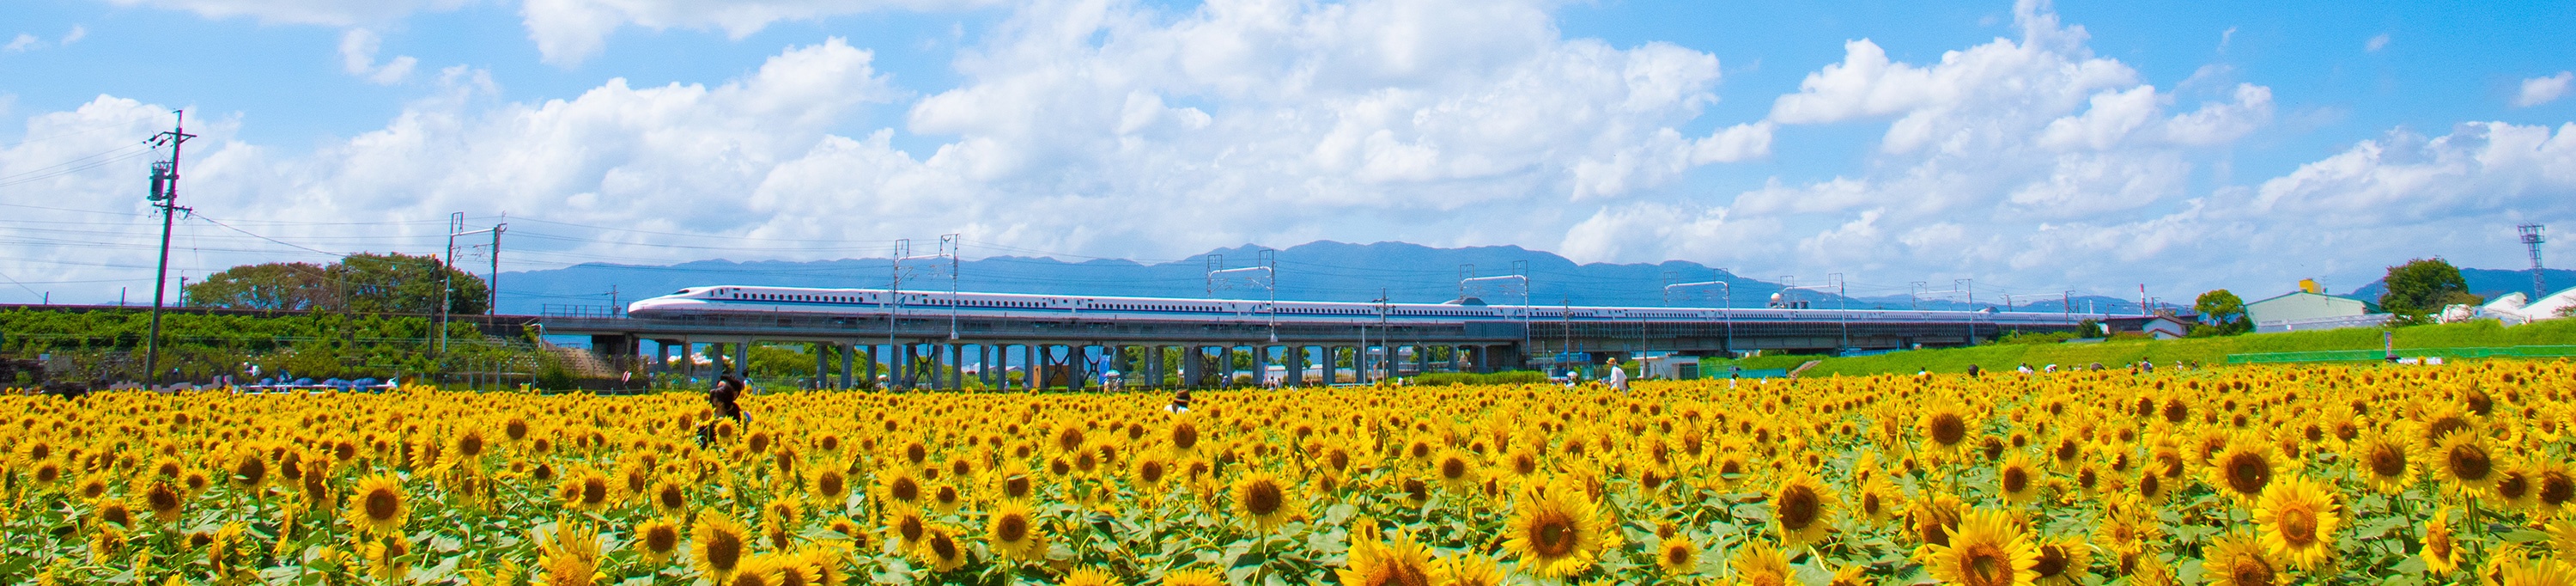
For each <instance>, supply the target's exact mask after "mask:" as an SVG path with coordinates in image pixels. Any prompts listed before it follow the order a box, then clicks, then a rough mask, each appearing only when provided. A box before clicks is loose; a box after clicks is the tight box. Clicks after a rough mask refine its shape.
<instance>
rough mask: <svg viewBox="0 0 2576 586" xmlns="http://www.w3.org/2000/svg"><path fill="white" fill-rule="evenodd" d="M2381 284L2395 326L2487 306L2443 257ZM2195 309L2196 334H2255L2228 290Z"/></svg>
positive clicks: (2392, 270) (2394, 271)
mask: <svg viewBox="0 0 2576 586" xmlns="http://www.w3.org/2000/svg"><path fill="white" fill-rule="evenodd" d="M2380 283H2381V284H2382V285H2383V286H2386V287H2387V288H2388V290H2387V292H2385V293H2381V294H2380V295H2379V310H2380V311H2382V312H2386V313H2390V314H2395V315H2396V316H2397V319H2396V321H2395V325H2412V324H2419V323H2424V322H2426V321H2429V320H2431V319H2432V318H2433V315H2434V314H2436V313H2440V312H2441V311H2442V308H2444V307H2448V306H2452V305H2478V304H2481V303H2486V298H2484V297H2479V296H2477V295H2476V294H2473V293H2470V292H2469V282H2468V279H2466V278H2463V277H2461V276H2460V268H2459V267H2457V266H2452V265H2451V263H2450V261H2446V260H2442V259H2439V258H2429V259H2427V258H2419V259H2414V260H2410V261H2406V264H2402V265H2397V266H2393V267H2388V275H2387V276H2386V277H2384V278H2382V279H2381V280H2380ZM2192 310H2193V311H2196V312H2199V313H2200V325H2198V326H2196V327H2193V328H2192V335H2195V336H2229V335H2235V334H2242V333H2245V332H2250V331H2254V320H2253V319H2251V318H2249V317H2247V316H2246V313H2245V299H2244V298H2242V297H2238V296H2236V293H2234V292H2231V291H2228V290H2226V289H2218V290H2214V291H2210V292H2208V293H2202V294H2200V297H2199V298H2198V299H2194V300H2193V301H2192Z"/></svg>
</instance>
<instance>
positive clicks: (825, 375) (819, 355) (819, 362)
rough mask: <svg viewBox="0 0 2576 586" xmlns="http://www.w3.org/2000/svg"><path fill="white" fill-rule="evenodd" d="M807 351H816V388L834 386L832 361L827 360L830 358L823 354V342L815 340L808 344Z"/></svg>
mask: <svg viewBox="0 0 2576 586" xmlns="http://www.w3.org/2000/svg"><path fill="white" fill-rule="evenodd" d="M805 351H807V352H812V353H814V388H816V389H828V388H832V383H831V380H832V377H831V372H832V371H831V368H832V363H830V362H827V360H829V358H828V357H826V356H823V343H821V342H815V343H811V344H806V345H805Z"/></svg>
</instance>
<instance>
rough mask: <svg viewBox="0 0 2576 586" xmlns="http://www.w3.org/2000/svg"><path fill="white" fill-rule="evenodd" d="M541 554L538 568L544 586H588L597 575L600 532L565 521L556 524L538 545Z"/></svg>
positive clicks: (595, 579)
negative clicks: (545, 538) (547, 537)
mask: <svg viewBox="0 0 2576 586" xmlns="http://www.w3.org/2000/svg"><path fill="white" fill-rule="evenodd" d="M537 546H538V549H539V550H540V551H541V552H543V555H542V556H541V557H539V558H538V559H537V567H538V568H539V569H541V570H543V571H544V572H545V580H544V582H542V583H543V584H545V585H546V586H589V585H590V584H591V583H593V582H595V581H597V578H598V575H599V531H598V530H596V529H591V528H589V527H588V526H586V525H582V524H578V523H572V522H568V521H557V522H556V523H555V534H554V535H553V536H552V539H547V540H543V541H541V542H539V543H538V544H537Z"/></svg>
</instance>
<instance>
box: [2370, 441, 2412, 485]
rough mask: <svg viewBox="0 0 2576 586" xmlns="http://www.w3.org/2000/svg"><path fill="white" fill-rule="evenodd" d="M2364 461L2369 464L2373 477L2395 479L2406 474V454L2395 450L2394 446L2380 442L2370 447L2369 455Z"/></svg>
mask: <svg viewBox="0 0 2576 586" xmlns="http://www.w3.org/2000/svg"><path fill="white" fill-rule="evenodd" d="M2364 459H2365V460H2367V461H2369V462H2370V473H2371V475H2373V476H2378V477H2380V478H2396V477H2399V476H2403V475H2405V474H2406V452H2405V451H2404V450H2399V449H2397V446H2396V445H2395V444H2391V443H2387V442H2380V443H2379V445H2375V446H2371V447H2370V455H2369V456H2368V457H2366V458H2364Z"/></svg>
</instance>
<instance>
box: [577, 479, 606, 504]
mask: <svg viewBox="0 0 2576 586" xmlns="http://www.w3.org/2000/svg"><path fill="white" fill-rule="evenodd" d="M604 502H608V479H606V478H600V477H596V476H593V477H590V478H584V479H582V480H581V504H583V505H598V504H600V503H604Z"/></svg>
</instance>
